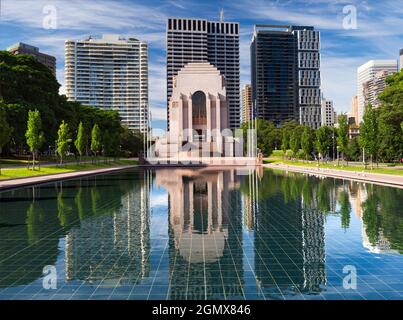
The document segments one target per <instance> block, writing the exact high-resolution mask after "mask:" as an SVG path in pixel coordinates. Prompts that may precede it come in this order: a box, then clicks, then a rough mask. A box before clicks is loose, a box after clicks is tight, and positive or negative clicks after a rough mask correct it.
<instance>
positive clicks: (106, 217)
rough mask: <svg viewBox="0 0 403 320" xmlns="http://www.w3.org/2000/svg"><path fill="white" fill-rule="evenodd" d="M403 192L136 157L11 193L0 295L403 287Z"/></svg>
mask: <svg viewBox="0 0 403 320" xmlns="http://www.w3.org/2000/svg"><path fill="white" fill-rule="evenodd" d="M402 204H403V190H402V189H398V188H391V187H383V186H377V185H372V184H365V183H358V182H351V181H347V180H338V179H332V178H319V177H315V176H308V175H303V174H297V173H283V172H277V171H271V170H261V169H260V170H257V171H255V170H250V171H245V170H236V169H227V170H219V169H212V168H199V169H196V168H193V169H190V168H180V169H179V168H178V169H172V168H170V169H159V170H153V171H151V170H150V171H147V170H141V169H133V170H128V171H122V172H119V173H114V174H105V175H97V176H93V177H86V178H82V179H77V180H69V181H64V182H57V183H50V184H44V185H39V186H35V187H26V188H20V189H15V190H11V191H6V192H2V193H0V299H1V300H7V299H171V300H172V299H402V298H403V255H402V253H403V208H402Z"/></svg>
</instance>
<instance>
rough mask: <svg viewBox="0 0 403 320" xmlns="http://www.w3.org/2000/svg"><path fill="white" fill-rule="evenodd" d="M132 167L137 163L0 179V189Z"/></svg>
mask: <svg viewBox="0 0 403 320" xmlns="http://www.w3.org/2000/svg"><path fill="white" fill-rule="evenodd" d="M134 167H137V165H127V166H119V167H112V168H102V169H93V170H82V171H75V172H66V173H57V174H46V175H42V176H34V177H27V178H17V179H10V180H0V191H2V190H7V189H12V188H19V187H24V186H30V185H36V184H42V183H49V182H53V181H60V180H68V179H75V178H80V177H85V176H89V175H96V174H101V173H111V172H116V171H120V170H125V169H129V168H134Z"/></svg>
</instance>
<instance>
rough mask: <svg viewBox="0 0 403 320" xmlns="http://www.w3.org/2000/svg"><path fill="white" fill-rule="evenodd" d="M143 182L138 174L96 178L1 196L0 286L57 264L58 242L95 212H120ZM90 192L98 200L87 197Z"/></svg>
mask: <svg viewBox="0 0 403 320" xmlns="http://www.w3.org/2000/svg"><path fill="white" fill-rule="evenodd" d="M137 175H139V176H140V177H137ZM116 177H117V178H118V179H117V180H113V179H114V178H116ZM109 178H110V179H109ZM142 178H143V174H142V173H141V174H138V173H131V174H129V175H122V176H119V175H113V176H112V175H109V176H97V177H96V178H95V177H89V178H83V179H81V180H76V181H66V182H62V183H60V182H58V183H55V184H48V185H43V186H39V187H35V188H23V189H18V190H13V191H9V192H4V193H2V194H0V203H1V206H0V225H3V226H2V227H0V287H9V286H17V285H22V284H28V283H30V282H32V281H34V280H36V279H38V278H40V277H41V276H42V271H43V267H44V266H46V265H54V264H55V263H56V259H57V256H58V254H59V249H58V244H59V239H60V238H61V237H63V236H64V235H66V234H69V233H70V232H71V231H70V230H71V228H76V227H77V226H78V225H79V224H80V222H81V223H83V222H84V221H86V220H87V219H88V218H91V216H94V217H95V214H93V208H95V213H96V215H100V216H102V215H113V214H114V213H116V212H117V211H119V209H120V208H121V207H122V199H123V197H124V196H125V195H127V194H128V193H130V192H136V189H135V185H143V179H142ZM114 181H116V182H114ZM91 188H92V189H91ZM91 190H92V191H93V193H97V194H98V196H96V197H94V198H91ZM93 200H94V201H93ZM93 202H95V203H93ZM75 226H76V227H75ZM134 234H135V235H139V234H140V232H137V233H134ZM87 244H88V243H87ZM84 258H85V257H84Z"/></svg>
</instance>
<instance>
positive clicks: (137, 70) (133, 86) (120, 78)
mask: <svg viewBox="0 0 403 320" xmlns="http://www.w3.org/2000/svg"><path fill="white" fill-rule="evenodd" d="M65 54H66V63H65V73H66V95H67V97H68V99H69V100H72V101H79V102H81V103H83V104H86V105H91V106H96V107H99V108H102V109H106V110H116V111H118V112H119V115H120V117H121V120H122V123H124V124H126V125H127V126H128V127H129V129H139V130H141V131H142V132H146V130H147V124H148V58H147V43H145V42H142V41H140V40H137V39H134V38H129V39H124V38H121V37H119V36H117V35H103V36H102V38H101V39H95V38H92V37H89V38H88V39H86V40H78V41H74V40H67V41H66V43H65Z"/></svg>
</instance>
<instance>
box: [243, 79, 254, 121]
mask: <svg viewBox="0 0 403 320" xmlns="http://www.w3.org/2000/svg"><path fill="white" fill-rule="evenodd" d="M251 117H252V88H251V86H250V84H246V85H244V87H243V89H242V123H244V122H247V121H249V120H250V119H251Z"/></svg>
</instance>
